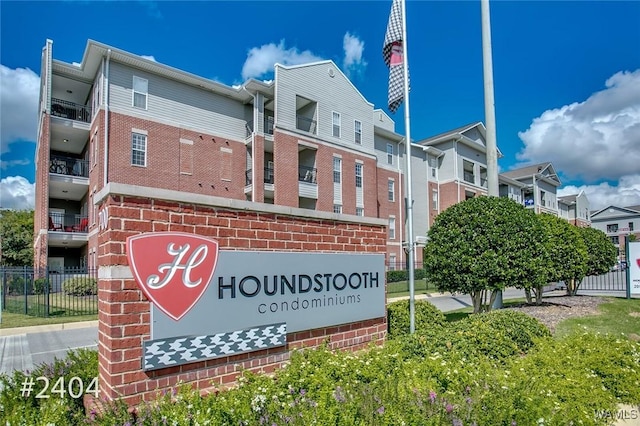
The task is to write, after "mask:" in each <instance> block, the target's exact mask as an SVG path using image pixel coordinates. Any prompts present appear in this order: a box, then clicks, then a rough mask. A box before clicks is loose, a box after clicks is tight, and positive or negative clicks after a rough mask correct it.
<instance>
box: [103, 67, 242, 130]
mask: <svg viewBox="0 0 640 426" xmlns="http://www.w3.org/2000/svg"><path fill="white" fill-rule="evenodd" d="M109 74H110V75H109V90H110V91H109V104H110V107H111V108H112V109H113V110H114V111H116V112H122V113H125V114H130V115H133V116H137V117H141V118H147V119H150V120H156V121H160V122H163V123H166V124H169V125H174V126H184V127H187V128H192V129H198V130H201V131H203V132H207V133H209V134H214V135H220V136H221V137H228V138H230V139H236V140H238V139H241V140H242V139H244V138H245V136H246V130H245V124H246V120H247V119H249V120H250V119H251V117H252V111H251V109H250V107H246V106H245V105H243V104H242V103H241V102H239V101H236V100H233V99H230V98H227V97H224V96H220V95H218V94H215V93H212V92H210V91H208V90H204V89H202V88H197V87H193V86H190V85H187V84H184V83H180V82H178V81H174V80H170V79H167V78H165V77H161V76H158V75H154V74H150V73H148V72H146V71H141V70H137V69H135V68H131V67H127V66H125V65H123V64H120V63H117V62H111V64H110V70H109ZM134 75H135V76H137V77H141V78H145V79H147V80H148V82H149V84H148V95H147V97H148V99H147V109H146V110H144V109H141V108H134V107H133V106H132V98H133V89H132V85H133V76H134Z"/></svg>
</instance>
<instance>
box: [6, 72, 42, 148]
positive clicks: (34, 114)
mask: <svg viewBox="0 0 640 426" xmlns="http://www.w3.org/2000/svg"><path fill="white" fill-rule="evenodd" d="M39 96H40V77H38V75H37V74H36V73H34V72H33V71H31V70H30V69H28V68H26V69H25V68H16V69H12V68H9V67H6V66H4V65H0V153H5V152H8V151H9V144H10V143H11V142H14V141H17V140H27V141H34V142H35V140H36V134H37V130H38V97H39Z"/></svg>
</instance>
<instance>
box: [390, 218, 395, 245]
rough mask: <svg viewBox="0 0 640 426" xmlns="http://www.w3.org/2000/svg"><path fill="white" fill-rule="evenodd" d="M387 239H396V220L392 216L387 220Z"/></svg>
mask: <svg viewBox="0 0 640 426" xmlns="http://www.w3.org/2000/svg"><path fill="white" fill-rule="evenodd" d="M389 239H390V240H395V239H396V218H395V217H393V216H392V217H390V218H389Z"/></svg>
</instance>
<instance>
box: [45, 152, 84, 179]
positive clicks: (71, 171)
mask: <svg viewBox="0 0 640 426" xmlns="http://www.w3.org/2000/svg"><path fill="white" fill-rule="evenodd" d="M49 173H55V174H58V175H65V176H78V177H85V178H88V177H89V162H88V161H86V160H81V159H79V158H72V157H63V156H60V155H52V156H51V159H50V160H49Z"/></svg>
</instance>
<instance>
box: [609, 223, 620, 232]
mask: <svg viewBox="0 0 640 426" xmlns="http://www.w3.org/2000/svg"><path fill="white" fill-rule="evenodd" d="M607 232H618V224H617V223H614V224H612V225H607Z"/></svg>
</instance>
